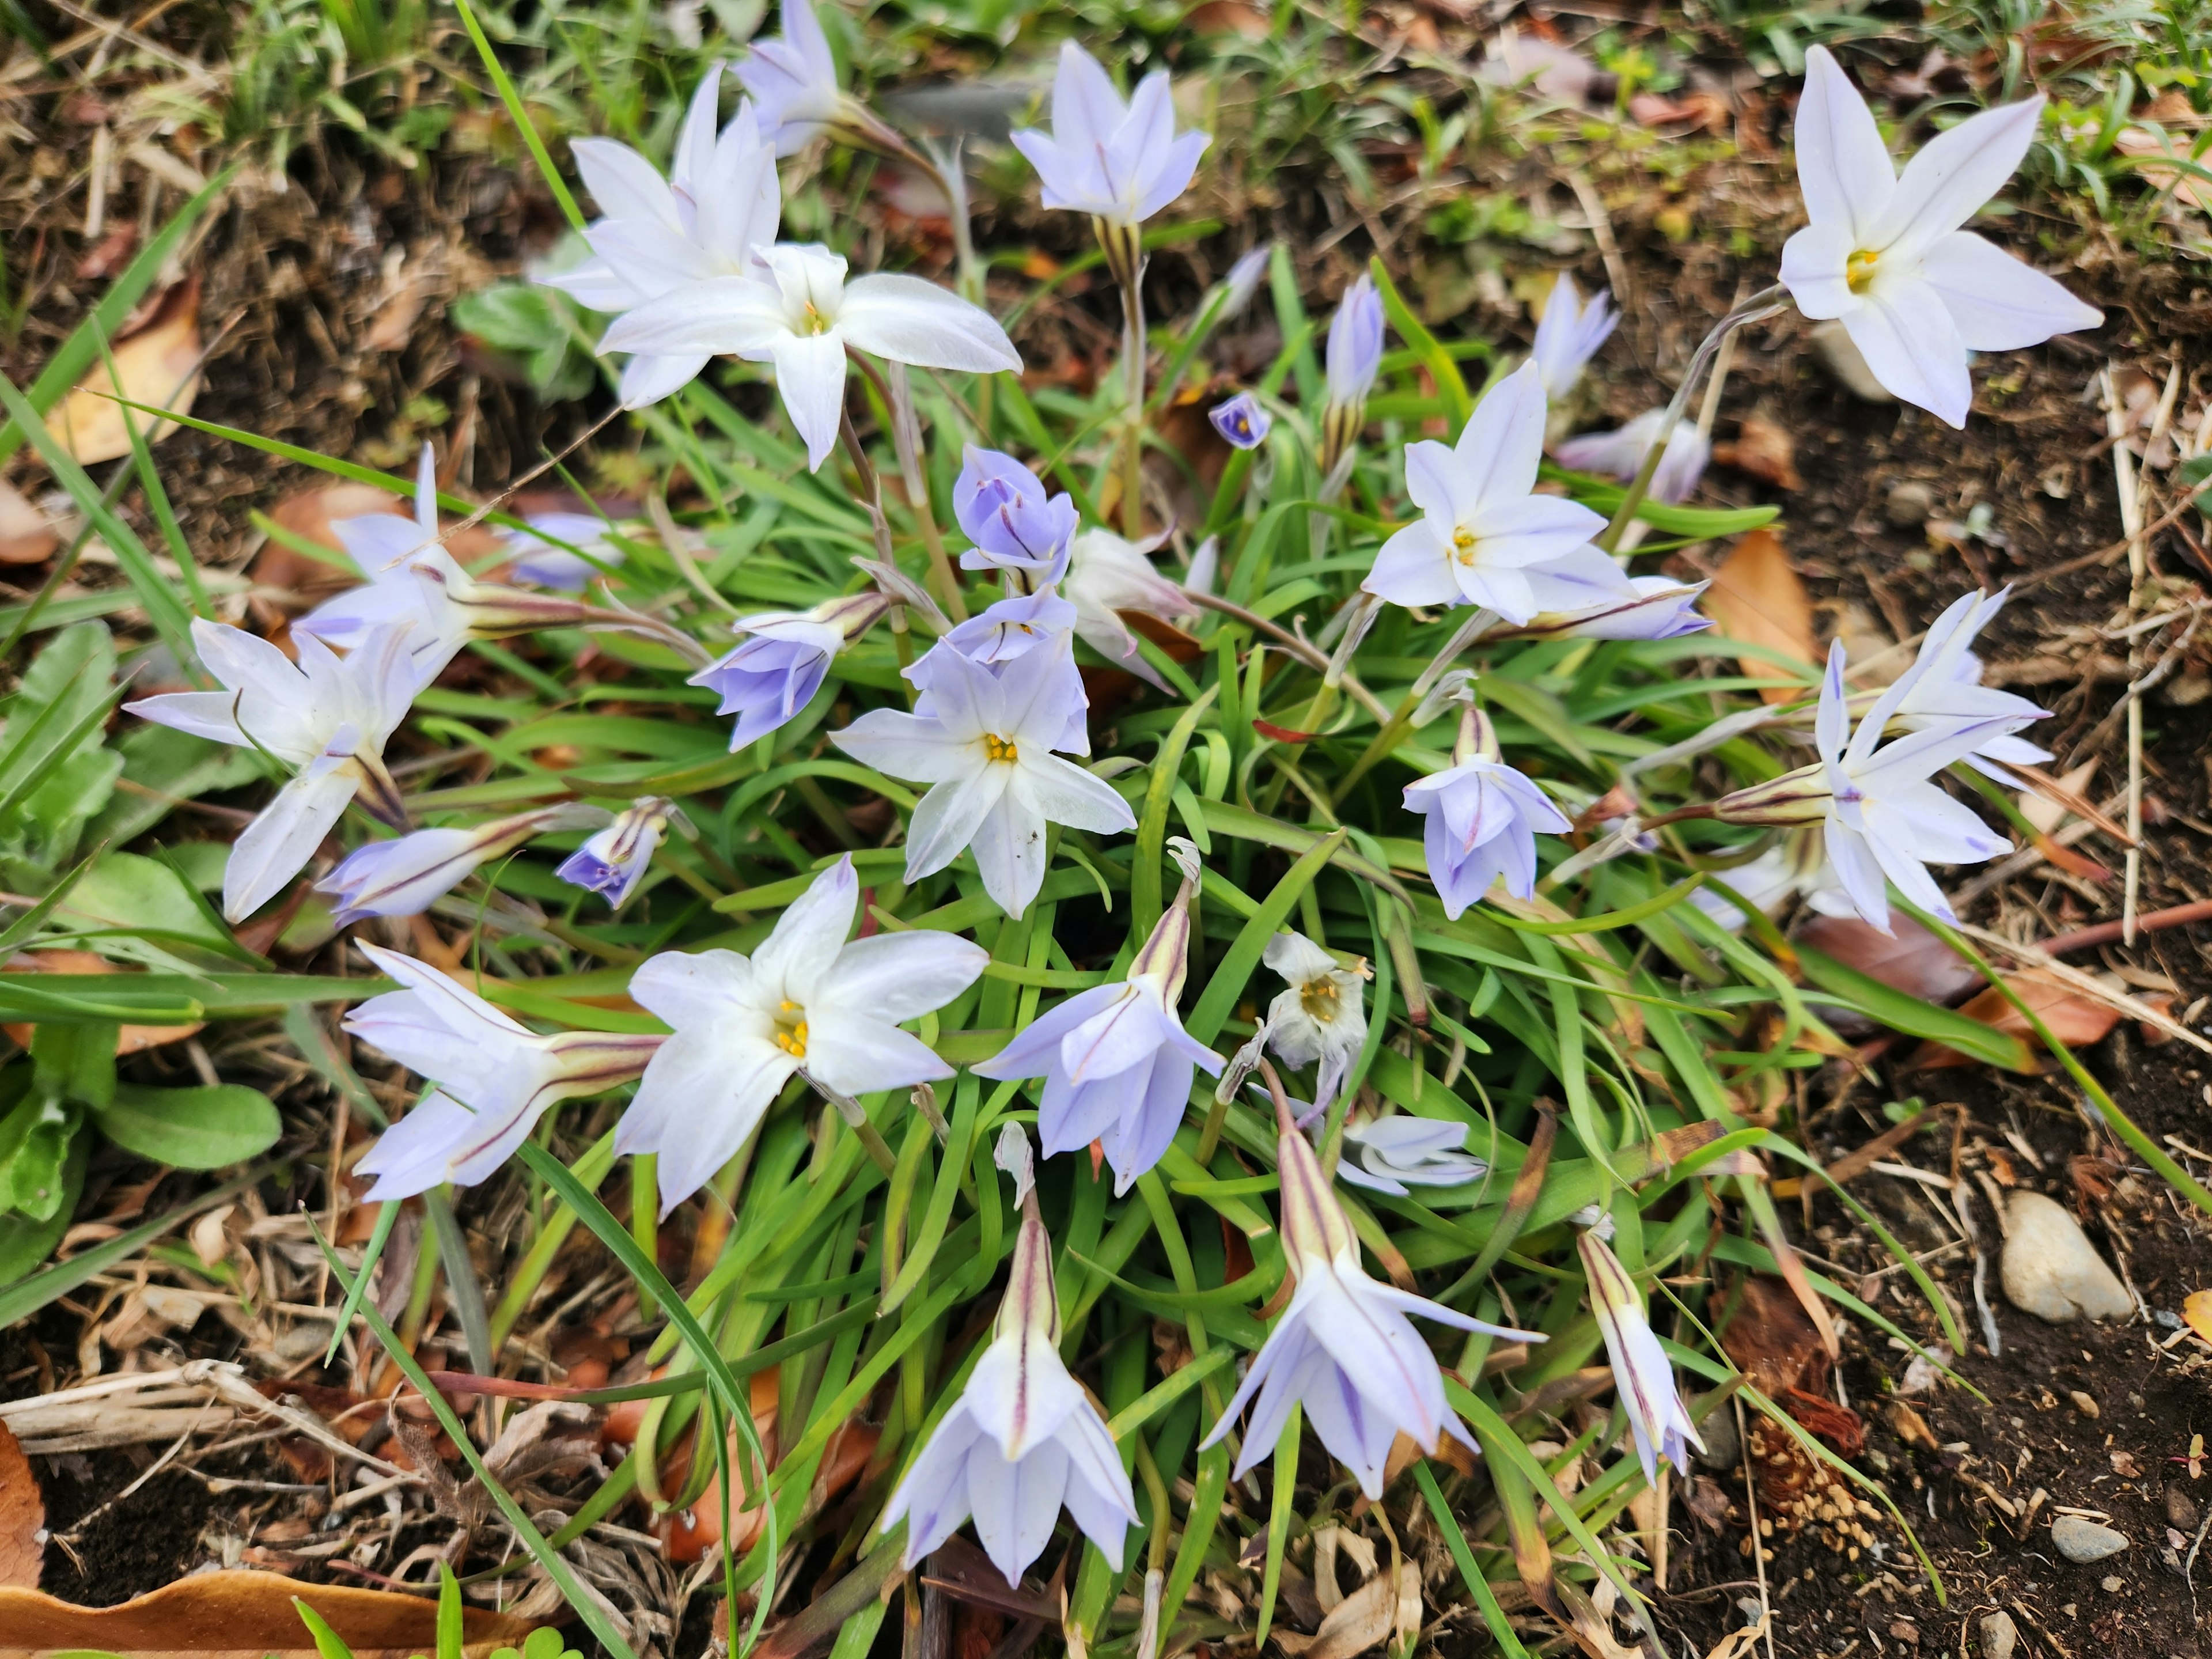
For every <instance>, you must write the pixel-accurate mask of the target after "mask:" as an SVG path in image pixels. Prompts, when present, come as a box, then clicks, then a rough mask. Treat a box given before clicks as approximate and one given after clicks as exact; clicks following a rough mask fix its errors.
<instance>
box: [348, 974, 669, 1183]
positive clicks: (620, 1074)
mask: <svg viewBox="0 0 2212 1659" xmlns="http://www.w3.org/2000/svg"><path fill="white" fill-rule="evenodd" d="M355 943H356V948H357V949H359V950H360V951H362V954H363V955H365V956H367V957H368V959H369V960H370V961H371V962H373V963H375V964H376V966H377V967H378V968H380V969H382V970H383V971H384V972H385V973H386V974H388V975H391V976H392V978H393V979H396V980H398V981H399V983H400V984H401V985H402V986H403V987H405V988H404V989H402V990H398V991H389V992H386V994H384V995H382V996H377V997H371V998H370V999H369V1000H368V1001H367V1002H364V1003H362V1005H361V1006H360V1007H358V1008H356V1009H355V1010H354V1011H353V1012H351V1013H350V1014H349V1015H347V1016H346V1021H345V1028H346V1030H348V1031H349V1032H351V1033H352V1034H353V1035H354V1036H357V1037H359V1038H360V1039H361V1040H362V1042H367V1043H368V1044H369V1045H370V1046H371V1047H372V1048H377V1049H380V1050H381V1051H382V1052H383V1053H385V1054H389V1055H390V1056H391V1057H392V1059H394V1060H398V1062H399V1063H400V1064H401V1065H403V1066H406V1067H407V1068H408V1069H409V1070H410V1071H412V1072H414V1073H417V1074H419V1075H420V1076H422V1078H424V1079H427V1080H428V1081H429V1082H431V1083H434V1084H435V1085H438V1088H437V1092H435V1093H434V1094H432V1095H431V1096H429V1097H428V1098H427V1099H425V1100H424V1101H423V1102H422V1103H421V1104H420V1105H418V1106H416V1108H415V1109H414V1110H413V1111H411V1112H410V1113H408V1114H407V1115H406V1116H404V1117H403V1118H401V1119H400V1120H399V1121H398V1122H397V1123H395V1124H393V1125H392V1127H390V1128H389V1129H386V1131H385V1132H384V1134H383V1136H382V1137H381V1138H380V1139H379V1140H378V1141H377V1143H376V1145H375V1146H373V1147H371V1148H370V1149H369V1152H368V1156H367V1157H365V1158H362V1160H361V1162H360V1163H359V1164H357V1165H356V1166H355V1167H356V1169H357V1170H359V1171H360V1172H361V1173H362V1174H363V1175H373V1176H377V1177H378V1180H377V1182H376V1184H375V1185H374V1187H372V1188H369V1189H368V1193H367V1194H364V1195H363V1200H362V1201H363V1202H365V1203H371V1204H381V1203H386V1202H390V1201H392V1200H398V1199H403V1198H412V1197H413V1196H414V1195H415V1194H417V1193H426V1192H428V1191H429V1190H430V1189H431V1188H434V1187H440V1186H443V1185H444V1184H445V1183H446V1182H453V1183H454V1184H455V1185H456V1186H462V1187H470V1186H474V1185H475V1184H476V1183H477V1182H480V1181H482V1180H483V1178H484V1177H485V1176H488V1175H489V1174H491V1173H492V1171H494V1170H496V1169H498V1168H499V1166H500V1165H501V1164H504V1163H505V1162H507V1158H509V1157H510V1156H511V1155H512V1154H513V1152H514V1149H515V1148H516V1147H518V1146H520V1145H521V1144H522V1143H523V1141H524V1139H526V1138H527V1137H528V1135H529V1133H530V1132H531V1130H532V1129H533V1128H535V1127H537V1124H538V1118H539V1117H540V1116H542V1115H544V1111H545V1109H546V1108H548V1107H549V1106H552V1105H554V1104H556V1103H559V1102H561V1101H563V1100H574V1099H575V1098H577V1097H580V1096H583V1095H596V1094H604V1093H605V1092H606V1091H608V1090H609V1089H611V1088H614V1087H616V1086H617V1085H620V1084H623V1083H627V1082H629V1079H632V1078H634V1077H635V1076H637V1075H638V1073H641V1072H642V1071H643V1070H645V1068H646V1063H647V1061H648V1060H650V1059H652V1057H653V1054H654V1052H655V1051H656V1050H657V1049H659V1047H660V1045H661V1039H660V1038H659V1037H657V1036H622V1035H617V1034H614V1033H611V1032H605V1031H556V1032H555V1033H553V1034H552V1035H551V1036H538V1034H537V1033H535V1032H533V1031H532V1030H529V1029H528V1028H527V1027H526V1026H524V1025H522V1024H520V1023H518V1022H517V1021H516V1020H515V1019H513V1018H512V1017H511V1016H509V1015H507V1014H505V1013H502V1012H500V1010H498V1009H496V1008H495V1007H493V1006H491V1004H489V1002H486V1001H485V1000H483V998H482V997H480V996H477V995H476V994H474V993H472V992H471V991H468V990H466V989H465V988H464V987H461V986H459V985H457V984H455V983H454V982H453V981H452V980H451V979H449V978H447V976H446V975H444V974H441V973H440V972H439V971H438V970H437V969H435V968H433V967H431V966H430V965H429V964H428V963H423V962H417V961H416V959H415V958H414V957H409V956H402V955H401V954H400V953H399V952H398V951H386V950H380V949H379V948H378V947H377V946H375V945H369V944H366V943H363V942H362V941H359V940H356V941H355Z"/></svg>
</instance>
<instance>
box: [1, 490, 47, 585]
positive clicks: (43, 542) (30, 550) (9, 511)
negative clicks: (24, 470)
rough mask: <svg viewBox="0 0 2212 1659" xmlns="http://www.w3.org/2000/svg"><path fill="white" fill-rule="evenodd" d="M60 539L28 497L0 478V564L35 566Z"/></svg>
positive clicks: (43, 514) (44, 515)
mask: <svg viewBox="0 0 2212 1659" xmlns="http://www.w3.org/2000/svg"><path fill="white" fill-rule="evenodd" d="M61 539H62V538H61V537H60V536H59V535H58V534H57V533H56V532H55V530H54V527H53V526H52V525H51V524H49V523H47V522H46V514H45V513H41V512H40V511H39V509H38V508H37V507H36V506H34V505H33V503H32V501H31V500H30V498H29V497H28V496H27V495H24V494H23V492H22V491H21V490H20V489H16V488H15V485H13V484H11V483H8V482H7V481H6V480H4V479H0V564H37V563H38V562H40V560H42V559H44V558H46V556H48V555H49V554H51V553H52V551H53V550H54V549H56V548H57V547H58V546H60V545H61Z"/></svg>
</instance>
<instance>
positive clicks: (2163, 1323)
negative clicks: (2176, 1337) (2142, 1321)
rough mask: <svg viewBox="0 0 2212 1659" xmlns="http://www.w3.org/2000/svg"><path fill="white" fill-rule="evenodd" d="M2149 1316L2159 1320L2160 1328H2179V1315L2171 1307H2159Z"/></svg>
mask: <svg viewBox="0 0 2212 1659" xmlns="http://www.w3.org/2000/svg"><path fill="white" fill-rule="evenodd" d="M2151 1317H2152V1318H2153V1319H2154V1320H2156V1321H2157V1322H2159V1325H2160V1328H2162V1329H2165V1330H2169V1331H2178V1330H2179V1329H2180V1328H2181V1316H2180V1315H2179V1314H2178V1313H2176V1312H2174V1311H2173V1310H2172V1309H2171V1308H2160V1309H2158V1310H2155V1311H2154V1312H2153V1313H2152V1315H2151Z"/></svg>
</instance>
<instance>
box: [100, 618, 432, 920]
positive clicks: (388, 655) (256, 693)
mask: <svg viewBox="0 0 2212 1659" xmlns="http://www.w3.org/2000/svg"><path fill="white" fill-rule="evenodd" d="M192 644H193V646H194V647H196V648H197V651H198V653H199V659H200V660H201V661H202V662H203V663H204V664H206V665H207V670H208V672H210V674H212V675H214V676H215V677H216V680H218V681H219V682H220V683H221V684H222V686H223V688H224V689H223V690H220V691H171V692H166V693H164V694H162V695H161V696H155V697H142V698H140V699H139V700H138V701H137V702H128V703H125V704H124V708H125V709H126V710H127V711H128V712H129V713H131V714H136V715H137V716H138V717H139V718H140V719H142V720H152V721H153V722H154V723H155V725H157V726H170V727H172V728H173V729H174V730H176V731H179V732H191V734H192V735H193V736H194V737H196V738H209V739H210V740H211V741H213V742H216V743H228V744H236V745H238V746H239V747H240V748H254V749H260V750H266V751H267V752H268V753H270V754H271V755H274V756H275V757H276V758H277V759H278V760H280V761H283V763H285V764H286V765H288V766H293V767H296V768H298V769H299V775H297V776H296V777H295V778H294V779H293V780H292V781H290V782H289V783H288V784H286V785H285V786H284V787H283V788H282V789H280V790H278V791H277V792H276V799H274V800H272V801H270V803H269V805H266V806H264V807H263V808H262V809H261V811H260V813H259V815H258V817H255V818H254V820H253V822H252V823H249V824H247V825H246V828H245V829H243V830H242V831H240V834H239V836H238V839H237V840H236V841H235V842H233V843H232V844H231V848H230V861H229V862H228V864H227V865H225V866H224V867H223V875H222V914H223V919H224V920H225V921H232V922H238V921H245V920H246V917H248V916H250V915H252V914H253V913H254V912H255V911H256V910H258V909H259V908H261V907H262V905H264V903H266V902H268V901H269V900H270V898H272V897H274V896H275V895H276V890H277V889H278V888H280V887H282V886H283V884H285V883H286V882H288V881H289V880H290V879H291V878H293V876H295V874H297V873H298V872H299V871H300V868H301V866H303V865H305V864H306V863H307V860H309V859H311V858H313V856H314V854H315V848H318V847H319V846H321V845H322V842H323V837H324V836H326V835H328V834H329V833H330V832H331V827H332V826H333V825H335V824H336V823H337V821H338V819H339V817H341V816H342V815H343V813H344V811H345V809H346V805H347V803H348V802H349V801H351V800H353V799H356V796H358V797H359V799H360V800H361V804H362V806H363V807H365V808H366V809H368V811H370V812H371V813H372V814H374V816H375V817H379V818H381V819H382V820H383V821H384V822H385V823H389V824H390V825H392V827H393V828H394V829H405V828H406V827H407V809H406V808H405V807H404V805H401V804H400V799H399V789H398V785H396V784H395V783H393V782H392V775H391V774H390V773H389V772H387V771H386V770H385V769H384V745H385V744H386V742H387V741H388V740H389V739H390V738H391V736H392V732H393V730H394V728H396V727H397V726H398V724H399V722H400V721H401V720H403V719H404V718H405V717H406V714H407V706H408V705H409V704H410V702H413V701H414V699H415V672H414V668H413V665H411V664H410V661H409V659H408V655H407V635H406V633H405V632H404V629H398V628H392V627H386V628H382V629H377V630H376V631H374V632H373V633H370V634H368V635H366V636H365V637H363V638H362V641H361V642H360V643H359V644H358V645H356V647H354V649H353V650H352V652H351V653H349V654H348V655H347V656H345V657H344V658H343V659H341V658H340V657H339V656H338V655H337V653H334V652H333V651H331V648H330V647H328V646H326V645H325V644H324V643H323V642H322V641H320V640H319V639H317V638H316V637H315V636H314V635H312V634H301V635H296V637H295V646H296V648H297V650H298V651H299V653H300V659H299V661H298V662H297V663H295V662H293V661H292V660H291V659H289V658H288V657H286V656H285V654H284V653H283V652H282V651H279V650H278V649H277V648H276V647H275V646H273V645H271V644H270V643H269V641H266V640H263V639H257V638H255V637H254V636H253V635H251V634H248V633H246V632H244V631H243V630H242V629H236V628H230V627H227V626H225V625H224V624H222V623H211V622H208V621H206V620H204V619H196V620H195V621H194V622H193V623H192Z"/></svg>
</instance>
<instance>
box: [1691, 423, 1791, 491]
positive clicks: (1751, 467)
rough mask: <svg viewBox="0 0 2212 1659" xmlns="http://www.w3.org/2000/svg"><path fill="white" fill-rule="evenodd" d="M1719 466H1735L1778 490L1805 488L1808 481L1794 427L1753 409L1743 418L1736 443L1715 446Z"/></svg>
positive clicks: (1737, 432)
mask: <svg viewBox="0 0 2212 1659" xmlns="http://www.w3.org/2000/svg"><path fill="white" fill-rule="evenodd" d="M1713 461H1714V464H1715V465H1719V466H1732V467H1734V468H1735V470H1736V471H1739V472H1747V473H1749V474H1750V475H1751V476H1752V477H1754V478H1760V479H1764V480H1765V482H1766V483H1771V484H1772V485H1773V486H1774V487H1775V488H1776V489H1803V488H1804V487H1805V480H1804V478H1803V477H1802V476H1801V475H1800V474H1799V472H1798V471H1797V445H1796V441H1795V440H1793V439H1792V438H1791V437H1790V428H1788V427H1785V426H1784V425H1783V424H1782V422H1779V421H1778V420H1776V419H1774V418H1773V417H1772V416H1769V415H1764V414H1761V413H1759V411H1758V410H1753V411H1752V412H1751V413H1750V414H1748V415H1747V416H1744V417H1743V424H1742V425H1741V427H1739V428H1737V429H1736V439H1735V442H1734V443H1717V444H1715V445H1714V446H1713Z"/></svg>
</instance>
